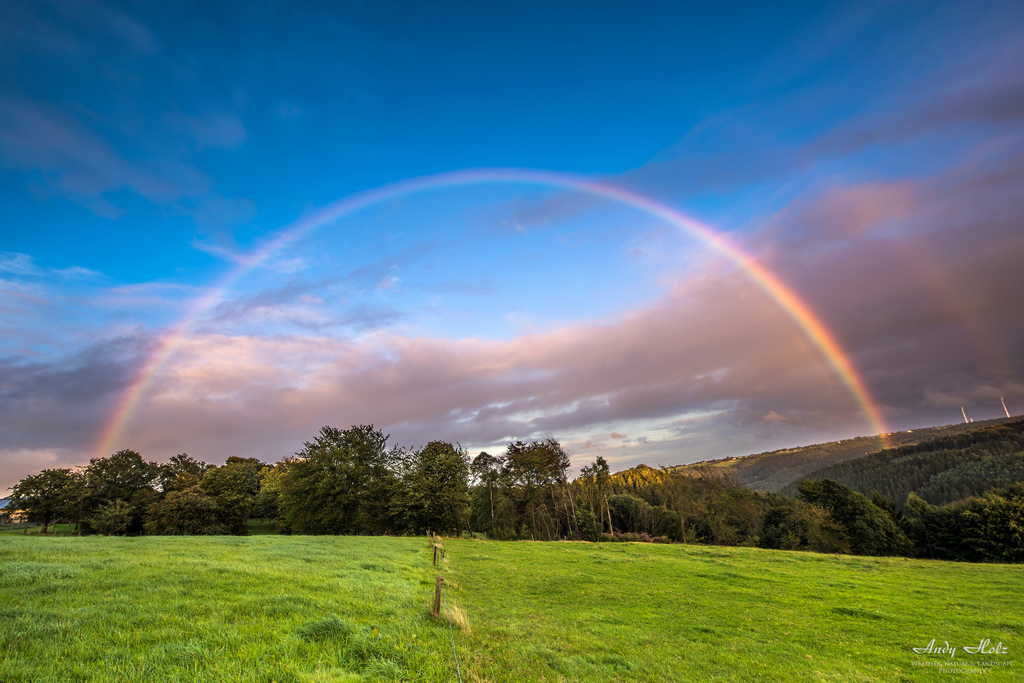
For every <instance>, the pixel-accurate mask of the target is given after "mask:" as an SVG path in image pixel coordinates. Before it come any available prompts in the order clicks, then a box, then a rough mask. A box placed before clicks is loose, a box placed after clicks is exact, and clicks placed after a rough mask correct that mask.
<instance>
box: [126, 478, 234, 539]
mask: <svg viewBox="0 0 1024 683" xmlns="http://www.w3.org/2000/svg"><path fill="white" fill-rule="evenodd" d="M179 476H180V475H179ZM221 518H222V511H221V508H220V505H219V504H218V502H217V499H216V498H213V497H212V496H208V495H206V494H205V493H203V490H202V489H200V488H199V487H198V486H193V487H192V488H189V489H185V490H184V491H171V492H170V493H168V494H167V495H166V496H164V498H163V500H161V501H159V502H157V503H153V504H152V505H150V506H149V510H148V511H147V512H146V521H145V525H144V527H145V530H146V533H147V534H153V535H163V536H181V535H188V536H202V535H215V534H227V533H229V532H230V531H231V530H230V529H229V527H228V525H227V524H225V523H224V522H223V521H222V519H221Z"/></svg>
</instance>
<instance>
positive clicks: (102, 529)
mask: <svg viewBox="0 0 1024 683" xmlns="http://www.w3.org/2000/svg"><path fill="white" fill-rule="evenodd" d="M134 517H135V508H134V507H133V506H132V505H131V504H129V503H127V502H125V501H123V500H112V501H109V502H106V503H103V504H102V505H100V506H99V508H97V509H96V511H95V512H93V513H92V515H90V516H89V518H88V520H87V521H88V522H89V526H91V527H92V528H93V529H95V530H96V531H98V532H99V533H101V534H103V535H104V536H120V535H122V534H124V533H126V532H127V531H128V528H129V527H130V526H131V525H132V522H133V521H134Z"/></svg>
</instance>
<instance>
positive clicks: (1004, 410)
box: [999, 396, 1010, 417]
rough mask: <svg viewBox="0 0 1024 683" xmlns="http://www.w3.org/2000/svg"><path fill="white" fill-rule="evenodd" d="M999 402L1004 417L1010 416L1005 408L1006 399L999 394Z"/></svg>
mask: <svg viewBox="0 0 1024 683" xmlns="http://www.w3.org/2000/svg"><path fill="white" fill-rule="evenodd" d="M999 402H1000V403H1002V404H1003V412H1004V413H1006V417H1010V411H1009V410H1007V409H1006V401H1004V400H1003V398H1002V397H1001V396H1000V397H999Z"/></svg>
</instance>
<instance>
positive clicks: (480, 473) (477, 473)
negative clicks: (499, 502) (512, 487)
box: [470, 452, 501, 531]
mask: <svg viewBox="0 0 1024 683" xmlns="http://www.w3.org/2000/svg"><path fill="white" fill-rule="evenodd" d="M500 471H501V460H499V459H498V458H495V457H494V456H493V455H491V454H490V453H487V452H481V453H480V454H479V455H477V456H476V457H475V458H473V463H472V464H471V465H470V472H471V473H472V475H473V478H474V479H475V480H476V483H477V485H479V486H482V487H486V489H487V510H488V511H489V514H488V516H487V517H486V518H485V520H484V521H483V526H484V527H485V528H486V529H487V530H488V531H492V530H493V529H494V487H495V486H496V485H497V482H498V474H499V473H500Z"/></svg>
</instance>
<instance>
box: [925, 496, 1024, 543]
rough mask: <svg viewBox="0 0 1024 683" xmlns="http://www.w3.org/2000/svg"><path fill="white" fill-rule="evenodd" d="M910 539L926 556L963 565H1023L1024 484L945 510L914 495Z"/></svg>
mask: <svg viewBox="0 0 1024 683" xmlns="http://www.w3.org/2000/svg"><path fill="white" fill-rule="evenodd" d="M906 510H907V518H908V520H909V529H910V535H911V537H912V538H913V539H914V543H915V545H916V546H917V548H918V550H919V552H920V553H921V555H922V556H924V557H930V558H936V559H943V560H958V561H964V562H1021V561H1024V485H1021V484H1016V485H1014V486H1011V487H1007V488H1004V489H994V490H992V491H989V492H988V493H986V494H985V495H984V496H982V497H980V498H973V499H970V500H967V501H961V502H959V503H953V504H950V505H946V506H944V507H936V506H932V505H929V504H928V503H927V502H925V501H924V500H922V499H921V498H919V497H918V496H916V495H914V494H913V493H911V494H910V495H909V496H908V497H907V502H906Z"/></svg>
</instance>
